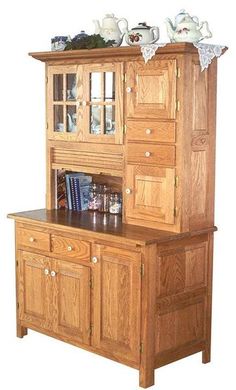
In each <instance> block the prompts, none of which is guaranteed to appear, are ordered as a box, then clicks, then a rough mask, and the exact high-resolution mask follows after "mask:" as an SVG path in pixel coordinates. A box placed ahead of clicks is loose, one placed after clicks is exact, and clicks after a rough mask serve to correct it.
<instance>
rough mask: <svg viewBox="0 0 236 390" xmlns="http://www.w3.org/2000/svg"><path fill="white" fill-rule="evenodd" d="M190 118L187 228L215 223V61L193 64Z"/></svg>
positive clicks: (194, 61)
mask: <svg viewBox="0 0 236 390" xmlns="http://www.w3.org/2000/svg"><path fill="white" fill-rule="evenodd" d="M192 91H193V115H192V134H191V149H190V150H191V156H190V178H189V188H190V191H189V228H190V230H196V229H199V228H203V227H208V226H212V225H213V224H214V171H215V170H214V164H215V115H216V113H215V111H216V61H214V62H213V63H212V64H211V65H210V66H209V68H208V69H207V70H204V71H201V67H200V63H199V61H198V60H197V59H195V58H194V59H193V61H192Z"/></svg>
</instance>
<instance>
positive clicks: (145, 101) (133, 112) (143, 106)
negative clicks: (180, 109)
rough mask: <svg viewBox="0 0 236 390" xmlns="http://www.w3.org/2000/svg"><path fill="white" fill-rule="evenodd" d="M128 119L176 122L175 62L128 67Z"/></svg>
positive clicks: (157, 62) (130, 64)
mask: <svg viewBox="0 0 236 390" xmlns="http://www.w3.org/2000/svg"><path fill="white" fill-rule="evenodd" d="M126 92H127V117H128V118H145V119H147V118H151V119H154V118H157V119H175V113H176V60H171V59H168V60H166V59H160V60H155V61H149V62H148V63H147V64H145V63H144V62H143V61H142V62H141V61H137V62H128V63H127V86H126Z"/></svg>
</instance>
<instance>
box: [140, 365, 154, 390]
mask: <svg viewBox="0 0 236 390" xmlns="http://www.w3.org/2000/svg"><path fill="white" fill-rule="evenodd" d="M154 375H155V370H154V369H151V368H143V367H141V368H140V370H139V386H140V387H143V388H144V389H146V388H147V387H150V386H153V385H154Z"/></svg>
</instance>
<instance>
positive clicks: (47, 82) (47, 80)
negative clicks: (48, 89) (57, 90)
mask: <svg viewBox="0 0 236 390" xmlns="http://www.w3.org/2000/svg"><path fill="white" fill-rule="evenodd" d="M47 83H48V76H47V77H46V84H47Z"/></svg>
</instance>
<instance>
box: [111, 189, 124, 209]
mask: <svg viewBox="0 0 236 390" xmlns="http://www.w3.org/2000/svg"><path fill="white" fill-rule="evenodd" d="M121 210H122V202H121V193H119V192H113V193H111V194H110V199H109V213H110V214H121Z"/></svg>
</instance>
